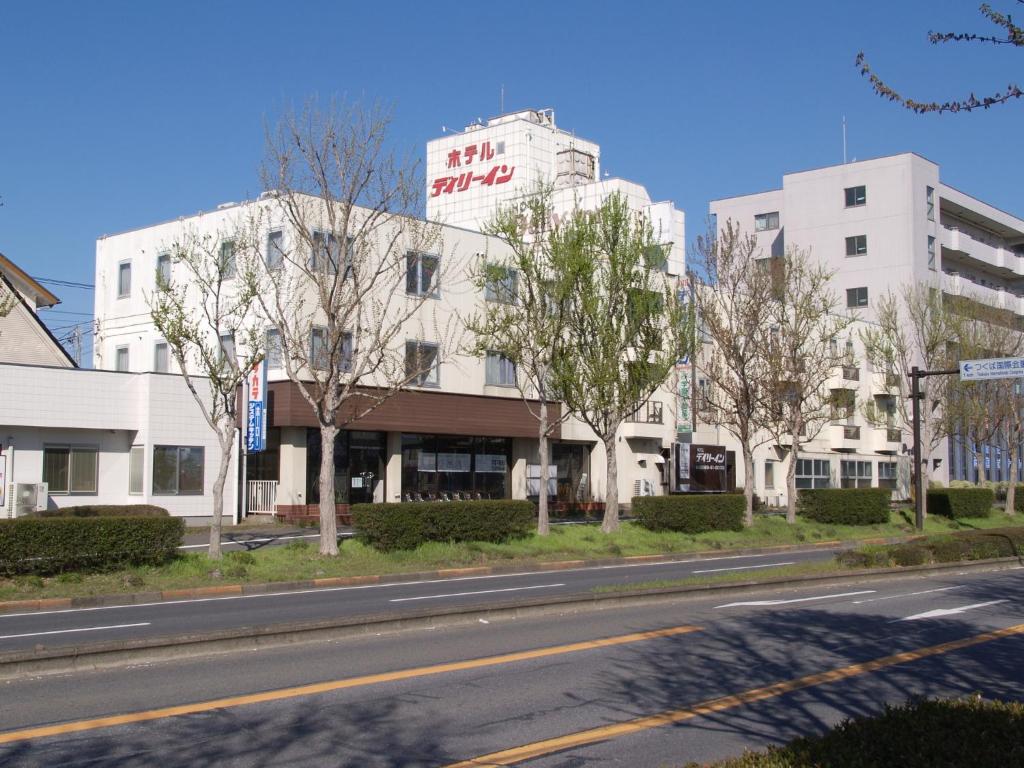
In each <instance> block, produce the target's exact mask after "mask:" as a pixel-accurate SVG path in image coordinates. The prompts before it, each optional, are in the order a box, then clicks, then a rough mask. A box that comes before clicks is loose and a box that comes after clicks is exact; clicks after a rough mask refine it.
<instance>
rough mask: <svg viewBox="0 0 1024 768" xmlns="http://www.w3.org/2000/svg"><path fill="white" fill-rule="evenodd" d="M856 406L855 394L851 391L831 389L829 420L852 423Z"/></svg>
mask: <svg viewBox="0 0 1024 768" xmlns="http://www.w3.org/2000/svg"><path fill="white" fill-rule="evenodd" d="M856 406H857V394H856V392H854V391H853V390H852V389H833V390H832V392H831V394H830V395H829V418H830V419H831V420H832V421H837V422H838V421H843V420H844V419H845V420H846V421H848V422H849V421H852V420H853V414H854V410H855V409H856Z"/></svg>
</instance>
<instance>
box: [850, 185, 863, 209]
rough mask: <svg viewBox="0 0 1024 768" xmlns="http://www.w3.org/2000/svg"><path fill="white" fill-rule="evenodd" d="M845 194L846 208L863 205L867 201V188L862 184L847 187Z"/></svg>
mask: <svg viewBox="0 0 1024 768" xmlns="http://www.w3.org/2000/svg"><path fill="white" fill-rule="evenodd" d="M845 194H846V207H847V208H856V207H857V206H858V205H864V204H865V203H866V202H867V201H868V190H867V187H865V186H863V185H861V186H859V187H847V188H846V190H845Z"/></svg>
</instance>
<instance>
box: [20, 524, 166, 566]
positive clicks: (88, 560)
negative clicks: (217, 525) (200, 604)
mask: <svg viewBox="0 0 1024 768" xmlns="http://www.w3.org/2000/svg"><path fill="white" fill-rule="evenodd" d="M184 534H185V521H184V520H182V519H181V518H180V517H48V518H38V517H19V518H15V519H14V520H0V574H3V575H8V576H10V575H14V574H20V573H33V574H37V575H40V576H45V575H48V574H53V573H61V572H63V571H77V570H91V571H105V570H114V569H117V568H123V567H125V566H130V565H160V564H162V563H165V562H167V561H168V560H170V559H172V558H173V557H174V556H175V554H176V553H177V548H178V547H179V546H180V545H181V540H182V537H183V536H184Z"/></svg>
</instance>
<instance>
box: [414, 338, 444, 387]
mask: <svg viewBox="0 0 1024 768" xmlns="http://www.w3.org/2000/svg"><path fill="white" fill-rule="evenodd" d="M405 375H406V376H407V377H408V379H409V383H410V384H412V385H413V386H417V387H437V386H440V384H441V375H440V363H439V360H438V348H437V344H431V343H430V342H426V341H407V342H405Z"/></svg>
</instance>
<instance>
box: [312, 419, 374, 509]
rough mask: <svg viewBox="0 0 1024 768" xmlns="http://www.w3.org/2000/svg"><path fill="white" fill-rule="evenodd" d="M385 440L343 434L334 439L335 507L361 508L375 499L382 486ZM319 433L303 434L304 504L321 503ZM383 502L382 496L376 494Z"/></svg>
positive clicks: (349, 432)
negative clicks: (375, 491) (304, 456)
mask: <svg viewBox="0 0 1024 768" xmlns="http://www.w3.org/2000/svg"><path fill="white" fill-rule="evenodd" d="M386 446H387V443H386V438H385V433H383V432H359V431H355V430H342V431H341V432H339V433H338V435H337V437H336V438H335V439H334V503H335V504H362V503H366V502H371V501H373V499H374V490H375V489H377V488H378V486H380V485H381V484H382V483H383V482H384V475H385V462H386V460H387V454H386ZM320 456H321V450H320V430H319V429H315V428H310V429H308V430H307V431H306V503H307V504H319V503H320ZM377 496H378V498H379V499H384V498H385V496H384V492H383V489H381V492H380V493H379V494H377Z"/></svg>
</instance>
